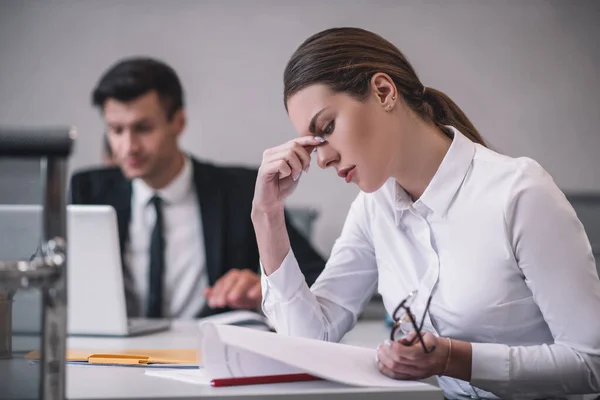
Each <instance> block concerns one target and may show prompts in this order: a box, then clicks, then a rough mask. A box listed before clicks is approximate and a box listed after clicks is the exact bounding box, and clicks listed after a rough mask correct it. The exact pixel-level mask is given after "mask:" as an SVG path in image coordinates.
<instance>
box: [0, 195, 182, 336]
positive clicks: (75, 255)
mask: <svg viewBox="0 0 600 400" xmlns="http://www.w3.org/2000/svg"><path fill="white" fill-rule="evenodd" d="M41 222H42V207H41V206H39V205H0V236H1V237H3V238H7V239H8V240H2V241H1V242H2V244H1V245H0V258H1V259H9V260H10V259H29V258H30V257H31V256H33V255H35V254H36V252H38V251H39V244H40V242H41V239H40V238H41V233H42V229H41V228H42V225H41ZM67 259H68V265H67V296H68V309H67V310H68V323H67V332H68V334H69V335H86V336H135V335H142V334H147V333H153V332H159V331H164V330H167V329H169V328H170V326H171V322H170V321H169V320H164V319H145V318H127V308H126V303H125V289H124V286H123V270H122V266H121V252H120V248H119V234H118V228H117V216H116V213H115V210H114V209H113V208H112V207H111V206H84V205H69V206H67ZM40 299H41V296H40V295H39V292H38V293H35V292H34V291H19V292H17V294H16V295H15V302H14V304H13V332H14V333H39V332H40V315H41V300H40Z"/></svg>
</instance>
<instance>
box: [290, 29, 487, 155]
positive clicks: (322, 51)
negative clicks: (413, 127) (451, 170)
mask: <svg viewBox="0 0 600 400" xmlns="http://www.w3.org/2000/svg"><path fill="white" fill-rule="evenodd" d="M378 72H383V73H386V74H388V75H389V76H390V78H391V79H392V80H393V81H394V84H395V85H396V88H397V89H398V92H399V93H400V94H401V95H402V97H403V98H404V101H405V102H406V104H408V106H409V107H410V108H411V109H412V110H413V111H414V112H415V113H416V114H417V115H418V116H419V117H420V118H422V119H423V120H424V121H427V122H433V123H434V124H435V125H436V126H438V127H439V128H440V129H441V130H442V132H445V133H446V129H444V128H443V126H444V125H451V126H454V127H455V128H456V129H458V130H459V131H460V132H461V133H462V134H463V135H465V136H466V137H468V138H469V139H470V140H471V141H473V142H475V143H479V144H481V145H484V146H486V143H485V141H484V140H483V138H482V137H481V135H479V132H477V129H475V127H474V126H473V124H472V123H471V121H469V119H468V118H467V116H466V115H465V113H463V111H462V110H461V109H460V107H458V105H456V103H454V102H453V101H452V100H451V99H450V98H449V97H448V96H447V95H446V94H444V93H442V92H440V91H439V90H436V89H432V88H430V87H427V88H426V87H425V86H423V84H422V83H421V82H420V81H419V78H418V76H417V73H416V72H415V70H414V69H413V67H412V66H411V65H410V63H409V62H408V60H407V59H406V57H404V55H403V54H402V52H400V50H398V48H397V47H396V46H394V45H393V44H392V43H390V42H389V41H387V40H386V39H384V38H382V37H381V36H379V35H377V34H375V33H373V32H369V31H367V30H364V29H360V28H332V29H327V30H324V31H322V32H319V33H317V34H315V35H313V36H311V37H309V38H308V39H306V41H304V43H302V44H301V45H300V47H298V49H297V50H296V51H295V52H294V54H293V55H292V58H291V59H290V61H289V62H288V64H287V66H286V68H285V72H284V74H283V85H284V103H285V106H286V109H287V100H288V99H289V98H290V96H292V95H294V94H295V93H297V92H299V91H300V90H302V89H304V88H305V87H307V86H310V85H313V84H316V83H321V84H325V85H328V86H329V87H330V88H331V90H333V91H334V92H343V93H347V94H349V95H351V96H353V97H355V98H356V99H358V100H365V99H366V98H367V96H368V95H369V88H370V81H371V78H372V77H373V75H375V74H376V73H378Z"/></svg>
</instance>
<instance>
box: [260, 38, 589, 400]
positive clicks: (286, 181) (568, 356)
mask: <svg viewBox="0 0 600 400" xmlns="http://www.w3.org/2000/svg"><path fill="white" fill-rule="evenodd" d="M440 67H441V68H452V66H451V65H441V66H440ZM284 86H285V88H284V92H285V93H284V99H285V105H286V109H287V110H288V113H289V116H290V118H291V120H292V123H293V124H294V127H295V128H296V130H297V131H298V133H299V135H300V137H299V138H296V139H293V140H291V141H289V142H287V143H285V144H283V145H281V146H278V147H275V148H272V149H269V150H267V151H265V153H264V157H263V162H262V165H261V167H260V170H259V176H258V181H257V186H256V192H255V198H254V204H253V210H252V218H253V222H254V226H255V229H256V236H257V240H258V245H259V249H260V256H261V263H262V268H263V277H262V280H263V281H262V290H263V310H264V312H265V314H266V315H267V316H268V317H269V318H270V319H271V321H272V322H273V323H274V324H275V326H276V328H277V330H278V332H280V333H283V334H287V335H295V336H303V337H309V338H315V339H321V340H329V341H338V340H340V339H341V338H342V337H343V335H344V334H345V333H346V332H348V331H349V330H350V329H351V328H352V327H353V326H354V324H355V323H356V319H357V317H358V315H359V314H360V312H361V310H362V308H363V307H364V305H365V303H366V302H367V301H368V300H369V299H370V297H371V295H372V294H373V293H374V292H375V291H376V290H377V291H378V292H379V293H380V294H381V296H382V297H383V302H384V305H385V308H386V310H387V311H388V312H389V313H390V314H393V313H394V311H395V309H396V308H397V306H398V305H399V304H400V303H401V302H402V301H403V300H405V299H407V297H408V298H409V299H410V300H411V302H412V304H411V306H410V312H411V314H413V315H414V317H415V319H416V321H417V325H412V324H409V325H408V326H416V327H417V328H419V327H418V324H419V323H420V322H421V318H422V317H421V316H423V327H422V332H423V334H422V336H421V339H419V338H416V333H415V332H416V330H415V329H412V330H410V329H408V330H407V329H405V328H404V327H405V326H406V324H402V327H403V328H402V330H401V331H402V332H401V333H403V334H406V336H404V337H402V336H401V335H394V337H393V338H394V339H398V340H393V341H386V342H385V344H384V345H382V346H380V347H379V348H378V349H377V360H378V361H377V365H378V368H379V369H380V371H381V372H382V373H384V374H386V375H388V376H390V377H393V378H396V379H421V378H427V377H430V376H438V377H439V379H438V381H439V383H440V386H441V387H442V388H443V389H444V392H445V395H446V397H448V398H498V397H502V398H512V397H516V398H539V397H548V396H565V395H567V394H574V393H593V392H599V391H600V315H599V314H598V313H599V310H600V281H599V280H598V274H597V271H596V267H595V264H594V258H593V256H592V251H591V246H590V243H589V241H588V239H587V237H586V234H585V231H584V228H583V226H582V224H581V223H580V221H579V220H578V219H577V216H576V215H575V212H574V210H573V208H572V207H571V206H570V204H569V203H568V201H567V200H566V198H565V196H564V195H563V193H562V192H561V191H560V190H559V189H558V187H557V186H556V184H555V183H554V182H553V180H552V178H551V177H550V176H549V175H548V174H547V173H546V172H545V171H544V169H542V167H540V166H539V165H538V164H537V163H536V162H535V161H533V160H531V159H528V158H510V157H507V156H503V155H500V154H497V153H495V152H493V151H491V150H489V149H488V148H486V146H485V143H484V141H483V139H482V138H481V136H480V135H479V133H478V132H477V130H476V129H475V127H474V126H473V125H472V124H471V122H470V121H469V120H468V118H467V117H466V116H465V115H464V113H463V112H462V111H461V110H460V109H459V107H458V106H457V105H456V104H455V103H454V102H452V100H450V98H448V97H447V96H446V95H445V94H443V93H441V92H439V91H437V90H435V89H432V88H429V87H427V88H426V87H425V86H423V84H422V83H421V82H420V81H419V79H418V77H417V75H416V73H415V71H414V70H413V68H412V67H411V65H410V64H409V63H408V61H407V60H406V59H405V57H404V56H403V55H402V53H401V52H400V51H399V50H398V49H397V48H396V47H395V46H394V45H392V44H391V43H389V42H388V41H386V40H385V39H383V38H381V37H380V36H378V35H375V34H373V33H371V32H368V31H365V30H361V29H356V28H336V29H330V30H326V31H323V32H320V33H318V34H316V35H314V36H312V37H311V38H309V39H307V40H306V41H305V42H304V43H303V44H302V45H301V46H300V47H299V48H298V49H297V50H296V52H295V53H294V55H293V56H292V58H291V60H290V61H289V63H288V65H287V67H286V70H285V74H284ZM313 151H315V153H313ZM313 154H316V156H317V159H318V164H319V166H320V167H321V168H328V167H333V168H335V169H336V170H337V173H338V175H339V176H340V177H342V178H343V179H345V180H346V182H348V183H350V182H352V183H355V184H356V185H358V187H359V188H360V189H361V193H360V194H359V195H358V197H357V198H356V200H355V201H354V202H353V204H352V206H351V208H350V211H349V214H348V216H347V219H346V222H345V224H344V228H343V230H342V233H341V236H340V237H339V239H338V240H337V241H336V243H335V245H334V247H333V250H332V252H331V257H330V259H329V261H328V263H327V267H326V268H325V270H324V272H323V273H322V274H321V276H320V277H319V279H318V280H317V281H316V282H315V284H314V285H313V286H312V287H311V288H309V287H308V286H307V285H306V284H305V282H304V279H303V278H302V274H301V272H300V269H299V268H298V264H297V262H296V259H295V258H294V255H293V252H292V250H291V248H290V244H289V239H288V237H287V232H286V227H285V222H284V214H283V213H284V200H285V198H286V197H288V196H289V195H290V193H291V192H292V191H293V189H294V188H295V186H296V185H297V184H298V182H299V178H300V176H301V175H302V173H303V172H308V166H309V163H310V159H311V156H312V155H313ZM326 195H327V194H326V193H322V194H321V196H326ZM411 293H412V295H411ZM429 301H431V303H430V306H429V308H428V310H427V309H426V308H427V305H428V302H429ZM399 311H400V313H401V311H402V310H399ZM397 314H398V313H397ZM407 315H408V314H407ZM396 317H398V315H396Z"/></svg>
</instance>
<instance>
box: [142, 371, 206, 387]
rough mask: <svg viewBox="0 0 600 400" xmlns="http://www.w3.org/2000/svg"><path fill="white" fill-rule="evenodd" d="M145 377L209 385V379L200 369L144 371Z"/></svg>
mask: <svg viewBox="0 0 600 400" xmlns="http://www.w3.org/2000/svg"><path fill="white" fill-rule="evenodd" d="M146 375H148V376H157V377H159V378H167V379H174V380H176V381H180V382H186V383H193V384H196V385H210V378H209V377H208V376H207V375H206V371H204V369H202V368H198V369H184V370H177V371H160V370H151V369H148V370H146Z"/></svg>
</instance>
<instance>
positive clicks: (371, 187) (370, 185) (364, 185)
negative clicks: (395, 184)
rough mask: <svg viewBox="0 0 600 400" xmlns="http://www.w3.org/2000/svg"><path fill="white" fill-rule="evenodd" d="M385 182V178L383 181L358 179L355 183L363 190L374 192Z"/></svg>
mask: <svg viewBox="0 0 600 400" xmlns="http://www.w3.org/2000/svg"><path fill="white" fill-rule="evenodd" d="M385 182H386V181H385V180H384V181H383V182H375V181H365V180H358V181H357V182H355V183H356V186H358V188H359V189H360V191H361V192H364V193H373V192H376V191H378V190H379V189H380V188H381V187H382V186H383V185H384V184H385Z"/></svg>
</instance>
